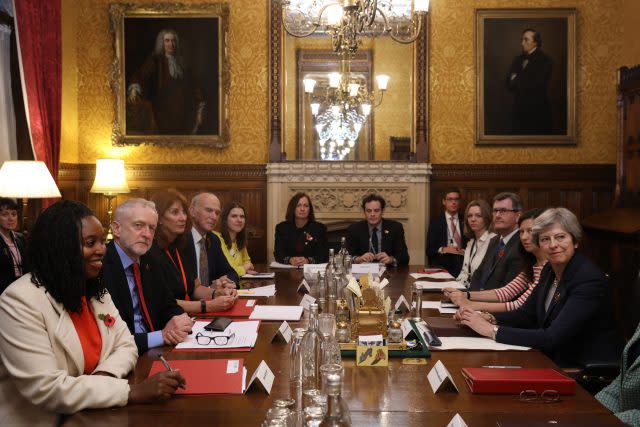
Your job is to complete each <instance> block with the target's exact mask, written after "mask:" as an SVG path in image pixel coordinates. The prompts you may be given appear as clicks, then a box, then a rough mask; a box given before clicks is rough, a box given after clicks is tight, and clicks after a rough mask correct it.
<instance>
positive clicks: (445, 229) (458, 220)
mask: <svg viewBox="0 0 640 427" xmlns="http://www.w3.org/2000/svg"><path fill="white" fill-rule="evenodd" d="M443 194H444V197H442V206H443V207H444V213H443V214H442V215H440V216H439V217H437V218H434V219H433V220H432V221H431V222H430V223H429V232H428V235H427V257H429V266H430V267H442V268H444V269H445V270H447V271H448V272H449V274H451V275H452V276H453V277H457V276H458V274H460V269H461V268H462V263H463V261H464V249H465V247H466V246H467V240H468V239H467V237H466V236H465V235H464V218H463V216H462V214H461V213H460V190H458V189H457V188H451V189H447V190H445V191H444V192H443Z"/></svg>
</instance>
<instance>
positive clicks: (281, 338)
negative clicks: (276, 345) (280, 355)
mask: <svg viewBox="0 0 640 427" xmlns="http://www.w3.org/2000/svg"><path fill="white" fill-rule="evenodd" d="M292 333H293V331H291V326H289V324H288V323H287V321H286V320H285V321H284V322H282V324H281V325H280V327H279V328H278V330H277V331H276V334H275V335H274V336H273V338H271V342H286V343H287V344H288V343H289V341H291V335H292Z"/></svg>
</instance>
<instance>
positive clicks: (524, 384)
mask: <svg viewBox="0 0 640 427" xmlns="http://www.w3.org/2000/svg"><path fill="white" fill-rule="evenodd" d="M462 375H463V376H464V379H465V382H466V383H467V386H468V387H469V390H470V391H471V393H479V394H519V393H520V392H522V391H524V390H535V391H536V392H537V393H542V392H543V391H545V390H555V391H557V392H558V393H560V394H575V392H576V382H575V380H574V379H572V378H569V377H567V376H565V375H563V374H561V373H560V372H558V371H556V370H555V369H550V368H502V369H501V368H462Z"/></svg>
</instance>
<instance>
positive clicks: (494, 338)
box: [491, 325, 500, 341]
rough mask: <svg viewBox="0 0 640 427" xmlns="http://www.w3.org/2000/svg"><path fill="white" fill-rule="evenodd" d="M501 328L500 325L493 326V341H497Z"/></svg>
mask: <svg viewBox="0 0 640 427" xmlns="http://www.w3.org/2000/svg"><path fill="white" fill-rule="evenodd" d="M499 328H500V326H498V325H493V334H492V335H491V339H492V340H494V341H495V340H496V336H498V329H499Z"/></svg>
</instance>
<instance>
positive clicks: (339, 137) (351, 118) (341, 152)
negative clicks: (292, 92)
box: [303, 53, 389, 160]
mask: <svg viewBox="0 0 640 427" xmlns="http://www.w3.org/2000/svg"><path fill="white" fill-rule="evenodd" d="M349 59H350V57H349V53H343V54H342V59H341V61H340V73H330V74H329V86H328V87H327V88H326V90H325V92H324V93H321V94H314V88H315V86H316V84H317V82H316V81H315V80H313V79H304V80H303V84H304V90H305V93H306V94H307V96H308V97H309V98H310V106H311V114H313V116H314V119H315V123H316V125H315V128H316V132H317V133H318V143H319V151H320V158H321V159H322V160H344V158H345V157H346V156H347V155H348V154H349V153H350V152H351V150H352V149H353V148H354V147H355V145H356V141H357V139H358V136H359V134H360V130H361V129H362V127H363V126H364V124H365V122H366V121H367V119H368V118H369V115H370V114H371V109H372V107H377V106H378V105H380V104H381V103H382V98H383V96H384V92H385V91H386V89H387V84H388V81H389V76H387V75H383V74H381V75H378V76H376V80H377V83H378V92H377V93H376V92H373V91H369V90H368V88H367V82H366V81H365V80H364V79H363V78H358V77H356V76H354V75H353V74H352V73H351V70H350V65H351V61H350V60H349Z"/></svg>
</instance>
